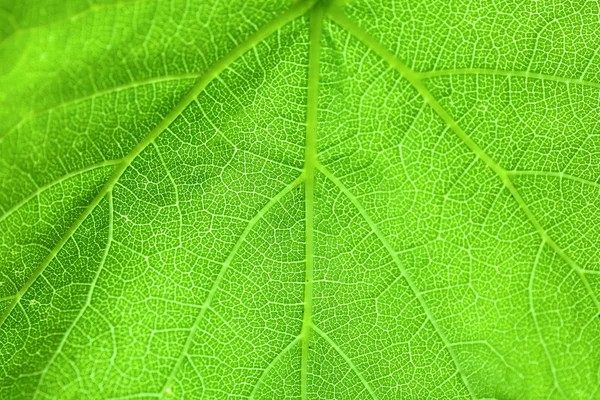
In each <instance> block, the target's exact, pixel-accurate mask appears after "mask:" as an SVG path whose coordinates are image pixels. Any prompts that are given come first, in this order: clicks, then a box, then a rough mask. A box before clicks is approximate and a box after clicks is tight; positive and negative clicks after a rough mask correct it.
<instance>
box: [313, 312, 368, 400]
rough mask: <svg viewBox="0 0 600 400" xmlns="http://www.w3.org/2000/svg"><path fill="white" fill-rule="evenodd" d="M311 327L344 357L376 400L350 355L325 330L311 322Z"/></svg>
mask: <svg viewBox="0 0 600 400" xmlns="http://www.w3.org/2000/svg"><path fill="white" fill-rule="evenodd" d="M312 329H313V330H314V331H315V332H316V333H317V334H318V335H319V336H321V337H322V338H323V339H325V341H326V342H327V343H329V345H330V346H331V347H333V348H334V350H335V351H337V352H338V354H339V355H340V356H342V358H343V359H344V361H346V363H348V366H349V367H350V369H352V371H354V373H355V374H356V376H357V377H358V379H360V381H361V382H362V384H363V385H364V386H365V389H367V392H369V394H370V395H371V397H372V398H373V399H374V400H378V398H377V395H376V394H375V392H374V391H373V388H371V385H369V382H367V380H366V379H365V377H364V376H363V374H362V373H361V372H360V370H359V369H358V368H357V367H356V365H354V363H353V362H352V360H351V359H350V357H348V355H347V354H346V353H345V352H344V351H343V350H342V349H341V348H340V347H339V346H338V345H337V344H336V343H335V342H334V341H333V340H332V339H331V338H330V337H329V336H328V335H327V334H326V333H325V332H323V331H322V330H321V329H319V328H318V327H317V326H315V325H314V324H313V327H312Z"/></svg>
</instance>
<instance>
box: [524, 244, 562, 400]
mask: <svg viewBox="0 0 600 400" xmlns="http://www.w3.org/2000/svg"><path fill="white" fill-rule="evenodd" d="M545 244H546V242H545V241H544V240H542V243H541V244H540V247H539V249H538V251H537V254H536V255H535V261H534V262H533V268H532V269H531V274H530V275H529V286H528V290H527V291H528V293H529V311H531V317H532V318H533V324H534V325H535V330H536V332H537V334H538V338H539V340H540V344H541V345H542V348H543V349H544V354H545V355H546V358H547V359H548V363H549V364H550V370H551V371H552V377H553V379H554V388H556V389H558V391H559V392H560V394H561V395H562V397H563V398H566V396H565V394H564V393H563V391H562V389H561V387H560V384H559V383H558V377H557V376H556V367H555V366H554V362H553V361H552V357H551V356H550V352H549V351H548V346H546V341H545V340H544V336H542V330H541V328H540V325H539V324H538V320H537V315H536V313H535V307H534V305H533V281H534V279H535V270H536V268H537V266H538V264H539V262H540V256H541V255H542V251H543V250H544V245H545ZM554 388H553V390H552V391H554ZM548 397H550V395H549V396H548Z"/></svg>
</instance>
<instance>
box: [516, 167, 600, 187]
mask: <svg viewBox="0 0 600 400" xmlns="http://www.w3.org/2000/svg"><path fill="white" fill-rule="evenodd" d="M506 173H507V174H508V175H512V176H549V177H553V178H559V179H568V180H570V181H575V182H579V183H581V184H583V185H588V186H593V187H595V188H597V189H600V183H598V182H594V181H591V180H589V179H585V178H581V177H579V176H575V175H569V174H565V173H563V172H552V171H516V170H514V171H506Z"/></svg>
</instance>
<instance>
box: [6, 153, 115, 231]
mask: <svg viewBox="0 0 600 400" xmlns="http://www.w3.org/2000/svg"><path fill="white" fill-rule="evenodd" d="M120 162H121V160H109V161H103V162H100V163H98V164H94V165H90V166H88V167H85V168H81V169H78V170H76V171H73V172H69V173H68V174H65V175H63V176H61V177H60V178H58V179H56V180H54V181H52V182H50V183H47V184H45V185H44V186H41V187H39V188H38V189H37V190H36V191H35V192H33V193H31V194H30V195H29V196H27V197H26V198H24V199H23V200H21V201H20V202H19V203H17V204H15V205H14V206H13V207H12V208H9V209H8V210H7V211H6V212H5V213H4V214H2V215H1V216H0V222H2V221H4V220H5V219H6V218H8V217H9V216H10V215H11V214H13V213H14V212H16V211H18V210H19V209H20V208H21V207H23V206H24V205H25V204H27V203H29V202H30V201H31V200H32V199H33V198H35V197H37V196H39V195H40V194H42V193H43V192H45V191H46V190H48V189H50V188H51V187H52V186H56V185H58V184H60V183H62V182H64V181H67V180H69V179H71V178H74V177H76V176H78V175H82V174H85V173H87V172H90V171H93V170H95V169H98V168H102V167H108V166H112V165H117V164H119V163H120Z"/></svg>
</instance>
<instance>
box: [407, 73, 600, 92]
mask: <svg viewBox="0 0 600 400" xmlns="http://www.w3.org/2000/svg"><path fill="white" fill-rule="evenodd" d="M414 74H415V76H417V77H418V78H419V79H428V78H433V77H437V76H452V75H492V76H506V77H509V78H510V77H517V78H525V79H527V78H532V79H540V80H546V81H553V82H559V83H564V84H567V85H569V84H573V85H581V86H588V87H593V88H596V89H600V83H597V82H590V81H585V80H583V79H576V78H565V77H562V76H556V75H547V74H539V73H536V72H528V71H503V70H499V69H485V68H460V69H444V70H437V71H427V72H415V73H414Z"/></svg>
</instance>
